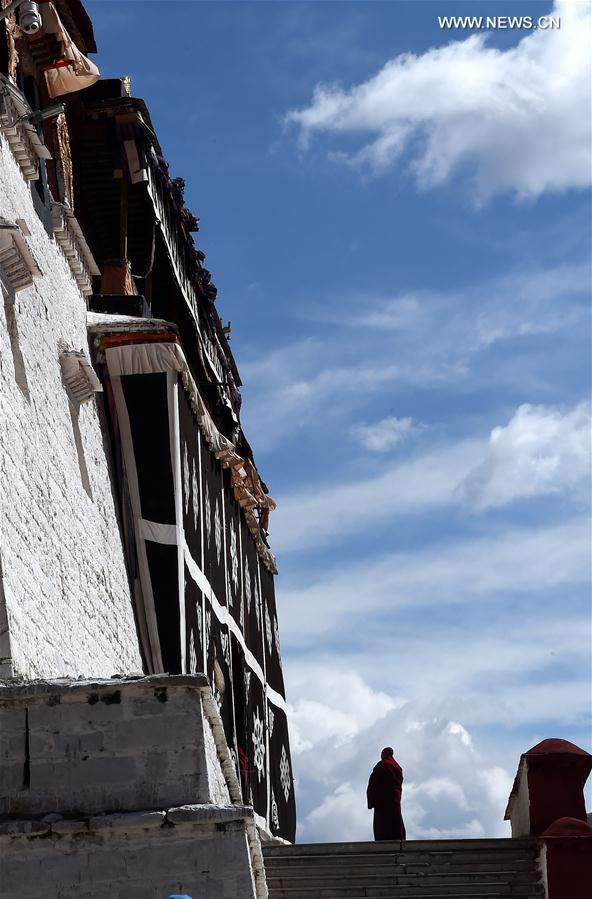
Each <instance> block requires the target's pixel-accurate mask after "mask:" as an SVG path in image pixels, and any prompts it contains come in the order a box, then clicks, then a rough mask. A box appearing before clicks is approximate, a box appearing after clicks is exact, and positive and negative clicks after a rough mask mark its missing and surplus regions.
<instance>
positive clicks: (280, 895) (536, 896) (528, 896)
mask: <svg viewBox="0 0 592 899" xmlns="http://www.w3.org/2000/svg"><path fill="white" fill-rule="evenodd" d="M544 895H545V894H544V890H543V889H542V888H541V889H536V890H535V888H533V887H530V888H529V889H525V890H518V891H517V890H515V889H513V887H512V885H511V884H498V883H494V884H481V885H479V886H478V887H475V886H454V887H452V888H450V889H445V888H442V887H440V888H437V889H436V888H434V889H421V890H412V889H409V887H402V888H397V887H373V886H368V887H364V888H361V889H360V888H356V887H352V888H350V887H341V888H339V889H332V888H329V889H324V888H322V887H321V888H316V887H306V888H305V889H303V890H284V889H275V888H271V889H270V890H269V896H270V897H271V899H476V897H479V899H481V897H484V896H489V897H493V899H506V897H507V896H520V899H541V897H544Z"/></svg>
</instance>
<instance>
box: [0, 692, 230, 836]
mask: <svg viewBox="0 0 592 899" xmlns="http://www.w3.org/2000/svg"><path fill="white" fill-rule="evenodd" d="M202 689H203V690H209V685H208V681H207V678H205V677H204V676H203V675H195V676H191V677H190V676H184V675H177V676H173V677H166V676H162V677H159V676H154V677H151V678H142V679H140V680H129V681H125V680H115V679H113V680H110V681H107V682H105V681H101V682H99V683H91V682H84V681H83V682H70V683H67V684H60V683H59V682H41V683H38V684H25V685H23V686H22V687H19V686H11V687H4V688H1V689H0V817H1V816H10V817H19V818H20V817H27V816H33V817H34V816H36V815H45V814H47V813H52V812H59V813H60V814H62V815H78V814H85V815H96V814H99V813H112V812H118V811H125V812H130V811H139V810H142V809H162V808H170V807H172V806H177V805H183V804H184V803H187V802H190V803H209V802H220V800H221V799H223V798H224V797H221V796H220V795H219V794H218V795H212V792H211V788H210V780H212V781H213V780H214V779H215V778H214V776H213V775H212V774H210V772H209V770H208V769H209V768H210V769H211V768H217V769H219V768H220V764H219V762H218V759H217V757H214V758H212V757H211V756H208V755H207V754H206V748H205V742H204V722H203V715H202V694H201V691H202ZM226 796H228V794H226ZM228 801H229V800H228V798H227V799H226V802H228Z"/></svg>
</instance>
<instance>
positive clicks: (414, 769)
mask: <svg viewBox="0 0 592 899" xmlns="http://www.w3.org/2000/svg"><path fill="white" fill-rule="evenodd" d="M352 682H353V683H354V684H355V686H356V690H357V695H355V694H351V693H350V692H349V686H350V684H351V683H352ZM293 686H294V687H295V688H296V689H297V690H298V691H299V692H300V693H301V694H302V696H307V695H309V696H311V695H312V696H314V697H315V702H316V703H317V705H318V706H319V708H321V709H322V710H323V713H324V716H325V718H326V719H327V720H336V714H337V713H342V712H343V711H344V709H345V710H346V713H347V718H348V719H349V720H348V723H347V724H345V723H344V728H343V730H342V732H341V733H330V734H327V733H326V732H325V731H324V730H323V729H316V730H314V729H313V730H311V732H310V735H309V740H308V741H307V742H306V743H305V744H303V743H301V744H300V745H299V746H298V745H297V746H296V747H295V750H294V770H295V774H296V778H297V786H298V802H299V812H300V824H299V839H301V840H311V841H315V840H332V841H333V840H364V839H371V827H372V813H371V812H369V811H368V809H367V808H366V797H365V790H366V784H367V780H368V776H369V774H370V771H371V770H372V767H373V765H374V764H375V763H376V761H377V759H378V756H379V753H380V750H381V749H382V747H383V746H384V745H394V747H395V752H396V755H397V758H398V759H399V761H400V762H401V764H402V765H403V768H404V772H405V785H404V791H403V812H404V818H405V823H406V827H407V836H408V837H409V838H416V839H422V838H438V837H439V838H446V837H480V836H501V835H505V834H506V833H507V826H506V825H505V824H504V823H503V811H504V808H505V802H506V801H507V798H508V795H509V791H510V788H511V785H512V778H511V776H510V773H509V772H508V771H505V770H504V769H503V768H502V767H501V766H500V765H499V764H494V763H492V762H491V760H489V759H487V758H485V757H484V756H483V755H482V754H481V753H480V752H478V751H477V750H476V749H475V747H474V745H473V740H472V739H471V736H470V734H469V733H468V731H467V730H466V728H464V727H463V726H462V725H461V724H459V723H458V722H457V721H454V720H449V719H447V718H446V717H441V716H439V715H437V714H434V712H435V708H434V706H433V704H430V703H425V702H424V703H421V702H410V703H407V704H404V705H402V703H401V701H400V699H398V698H397V697H394V696H393V697H391V707H390V708H388V695H387V694H385V693H383V692H374V691H373V690H372V689H371V688H370V687H369V686H368V684H365V683H364V681H363V680H362V678H361V677H360V676H359V674H357V673H356V672H351V671H345V670H343V668H340V667H339V666H337V667H336V668H334V669H333V670H332V671H329V670H328V669H327V668H324V667H320V666H310V665H309V666H307V674H304V673H303V669H301V671H300V677H299V679H298V680H297V681H295V683H294V684H293ZM360 691H361V692H363V694H364V696H365V698H366V700H367V704H364V705H360V704H358V702H357V699H359V695H360ZM304 701H305V700H304V699H300V700H299V702H300V703H301V704H302V703H303V702H304ZM351 721H354V722H355V723H356V726H355V727H354V728H352V727H351ZM291 726H292V729H293V728H294V717H293V716H292V717H291ZM516 763H517V759H516ZM512 773H513V772H512Z"/></svg>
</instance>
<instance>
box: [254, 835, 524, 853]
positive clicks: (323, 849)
mask: <svg viewBox="0 0 592 899" xmlns="http://www.w3.org/2000/svg"><path fill="white" fill-rule="evenodd" d="M532 848H536V841H535V840H531V839H528V838H522V839H516V838H510V837H508V838H505V837H502V838H499V839H480V840H405V841H401V840H383V841H381V842H374V841H369V842H359V843H351V842H348V843H295V844H294V845H292V846H289V845H286V844H283V843H279V844H273V843H264V844H263V851H264V853H265V855H269V856H272V855H281V854H282V853H285V854H287V855H290V856H291V857H294V856H297V855H335V854H337V855H341V854H344V853H345V854H347V855H349V854H351V853H354V854H360V853H361V854H367V853H372V854H374V853H378V854H380V853H382V852H386V853H391V852H394V851H401V850H402V851H404V852H405V854H408V853H410V852H422V853H425V852H438V851H444V852H452V851H455V850H459V849H460V850H461V851H462V852H475V851H477V850H479V851H486V850H488V849H492V850H495V851H497V850H503V851H507V850H508V849H509V850H515V851H516V852H523V851H524V850H525V849H532Z"/></svg>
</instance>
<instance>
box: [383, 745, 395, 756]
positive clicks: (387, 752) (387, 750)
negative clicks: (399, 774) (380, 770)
mask: <svg viewBox="0 0 592 899" xmlns="http://www.w3.org/2000/svg"><path fill="white" fill-rule="evenodd" d="M394 754H395V750H394V749H391V747H390V746H385V747H384V749H383V750H382V752H381V753H380V758H381V759H392V757H393V756H394Z"/></svg>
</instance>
